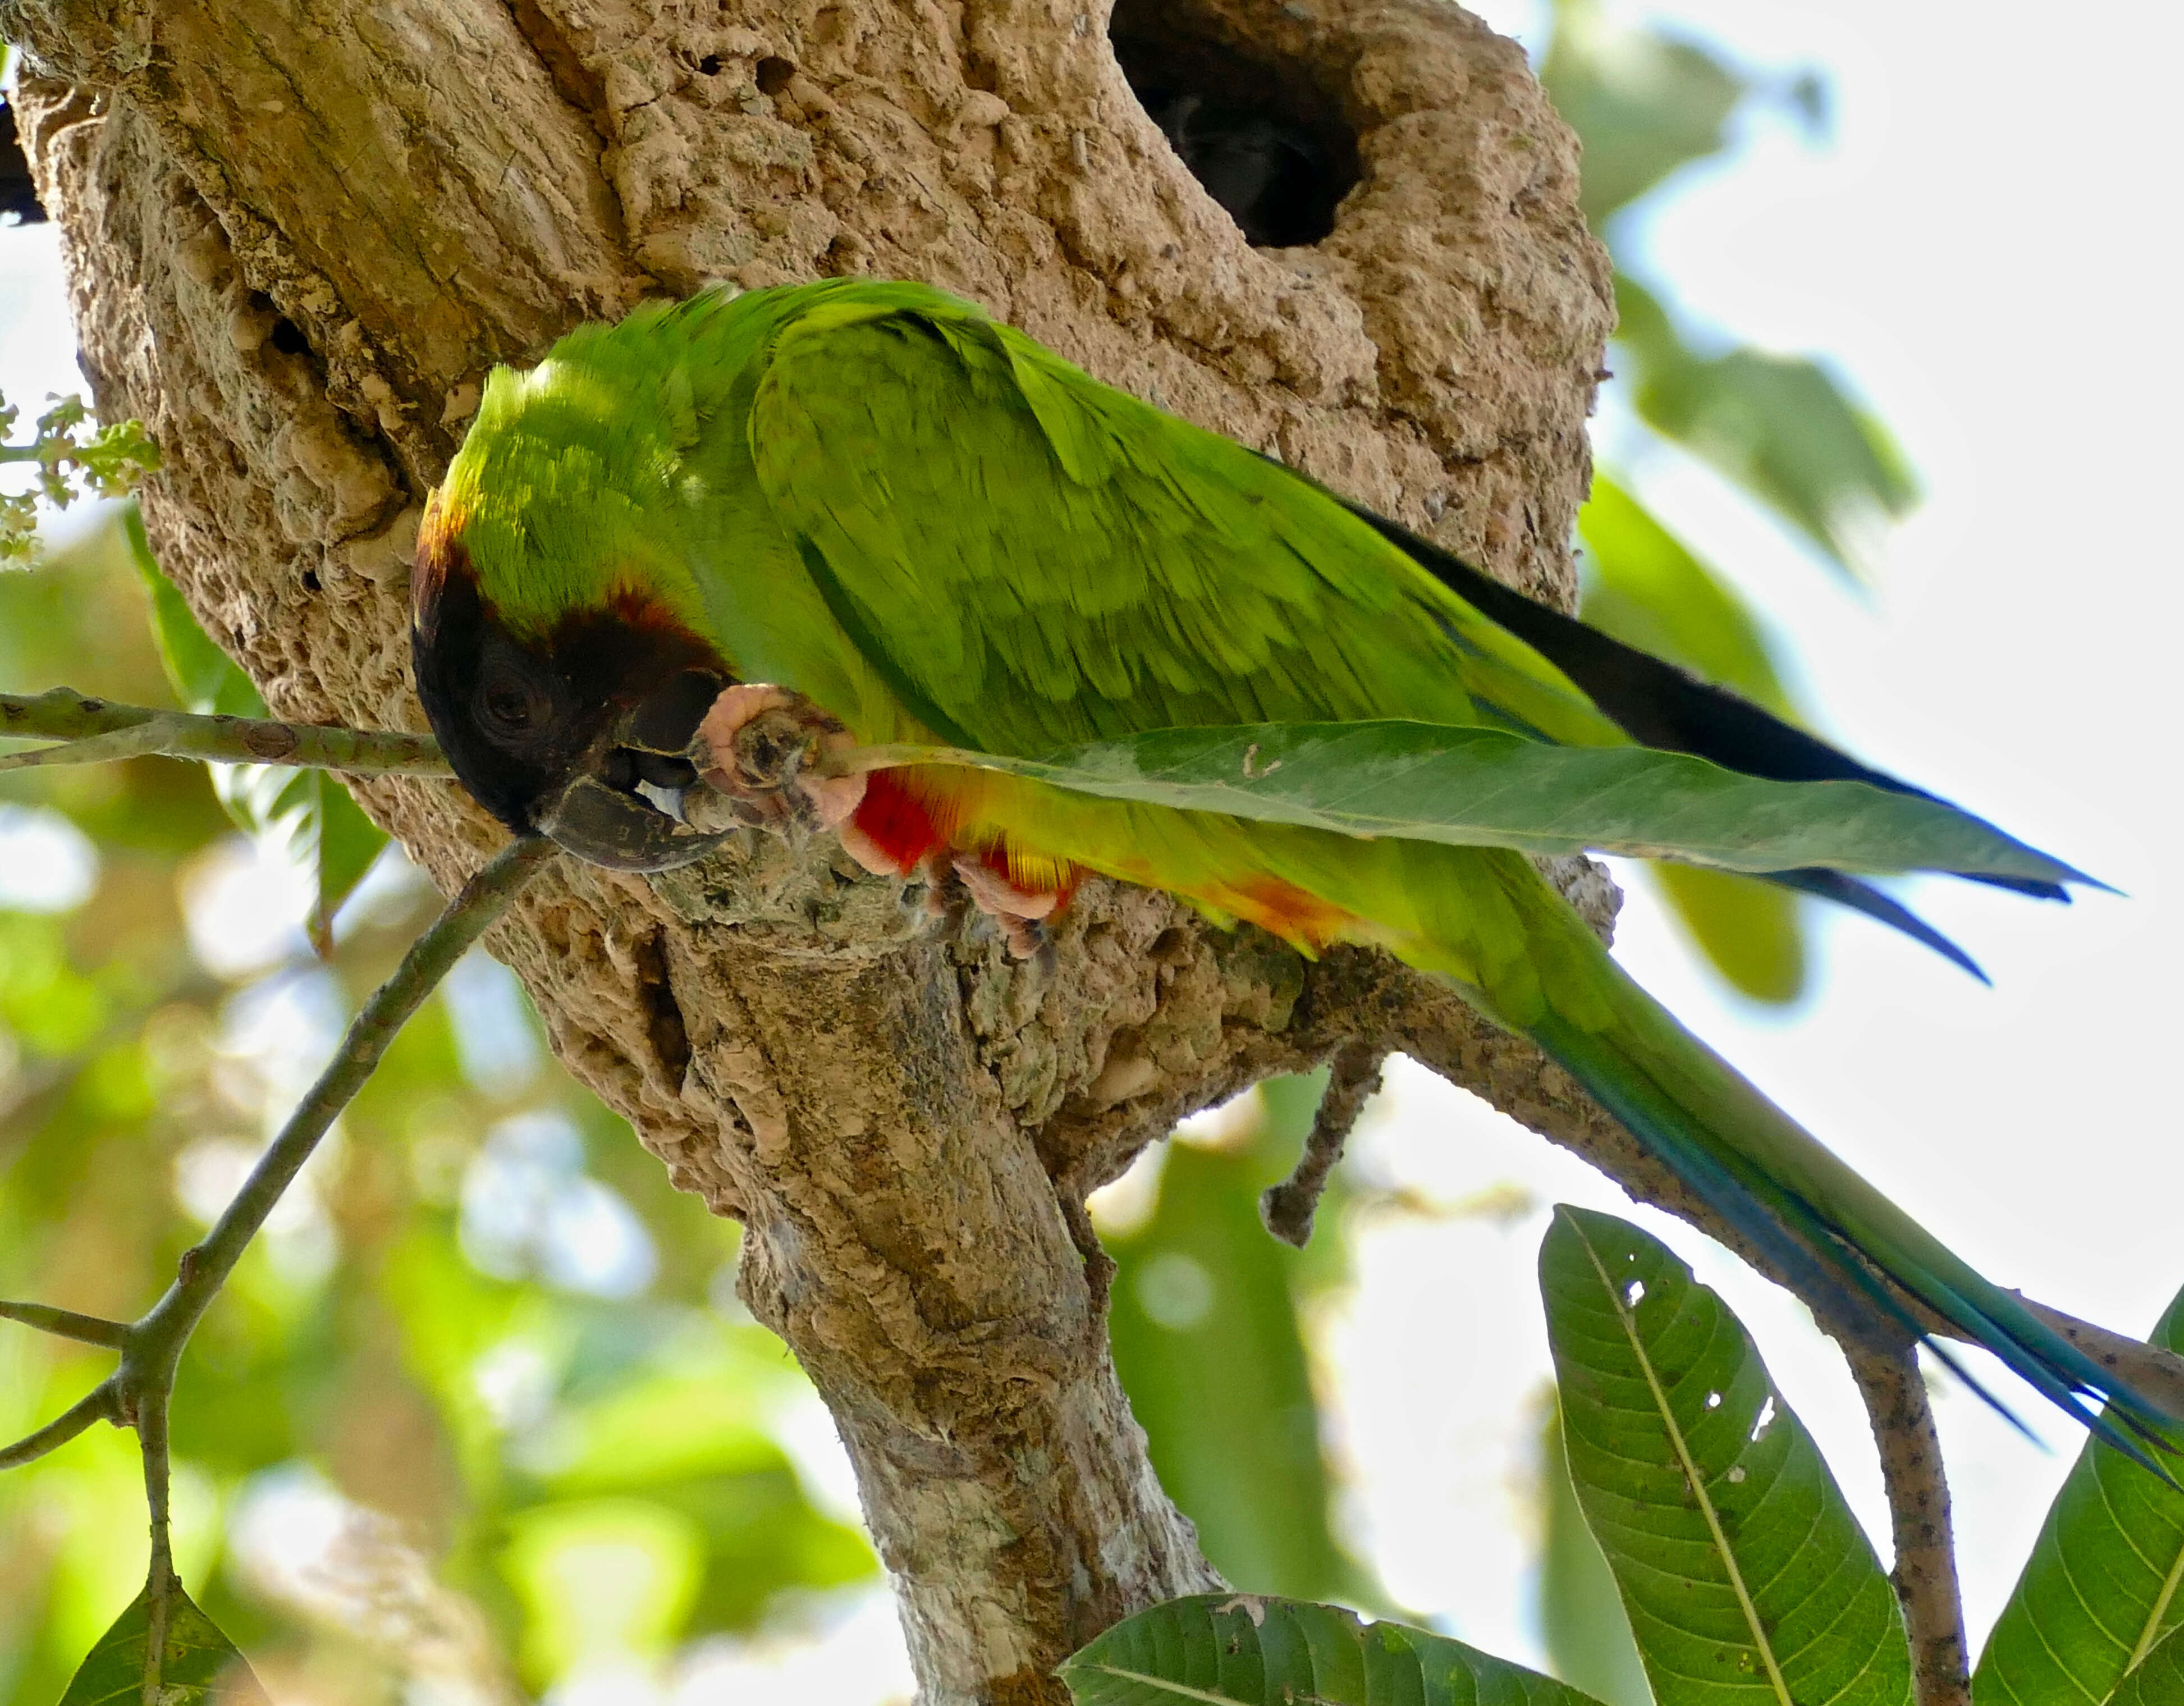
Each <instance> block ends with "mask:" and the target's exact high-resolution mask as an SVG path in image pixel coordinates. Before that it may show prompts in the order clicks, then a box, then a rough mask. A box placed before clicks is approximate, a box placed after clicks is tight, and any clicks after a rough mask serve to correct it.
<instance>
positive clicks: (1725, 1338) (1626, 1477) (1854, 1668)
mask: <svg viewBox="0 0 2184 1706" xmlns="http://www.w3.org/2000/svg"><path fill="white" fill-rule="evenodd" d="M1540 1289H1541V1294H1542V1295H1543V1296H1544V1297H1545V1299H1546V1307H1547V1335H1548V1338H1549V1341H1550V1342H1551V1343H1552V1346H1553V1350H1554V1358H1555V1370H1556V1374H1557V1379H1558V1380H1560V1382H1561V1386H1562V1405H1563V1438H1564V1441H1565V1442H1566V1444H1567V1446H1568V1452H1569V1467H1570V1475H1571V1478H1572V1480H1574V1483H1575V1485H1576V1486H1577V1491H1578V1499H1579V1502H1580V1504H1581V1505H1582V1506H1583V1507H1584V1510H1585V1519H1586V1521H1587V1522H1588V1523H1590V1524H1591V1528H1592V1532H1593V1535H1594V1537H1595V1538H1596V1539H1597V1540H1598V1541H1599V1542H1600V1545H1601V1549H1602V1551H1603V1552H1604V1553H1607V1561H1608V1564H1609V1567H1610V1568H1611V1569H1613V1571H1614V1572H1615V1578H1616V1581H1617V1584H1618V1585H1619V1586H1620V1587H1621V1589H1622V1592H1623V1603H1624V1608H1625V1609H1626V1610H1627V1611H1628V1612H1629V1613H1630V1625H1631V1632H1632V1633H1633V1634H1634V1635H1635V1636H1636V1638H1637V1642H1638V1650H1639V1652H1640V1653H1641V1655H1642V1656H1643V1658H1644V1659H1645V1661H1646V1674H1647V1675H1648V1676H1649V1677H1650V1678H1651V1679H1652V1684H1653V1692H1654V1695H1655V1697H1656V1698H1658V1701H1659V1702H1660V1706H1720V1703H1724V1702H1726V1701H1730V1700H1732V1699H1734V1700H1737V1701H1747V1700H1748V1701H1751V1702H1752V1703H1754V1706H1758V1703H1760V1702H1765V1703H1767V1706H1906V1703H1908V1701H1909V1699H1910V1697H1911V1661H1910V1653H1909V1649H1908V1646H1907V1645H1906V1642H1905V1639H1904V1635H1903V1617H1902V1614H1901V1613H1900V1612H1899V1611H1898V1610H1897V1603H1896V1596H1895V1594H1894V1592H1892V1590H1891V1589H1890V1587H1889V1585H1888V1579H1887V1578H1886V1576H1885V1575H1882V1574H1881V1569H1880V1564H1879V1563H1878V1562H1877V1561H1876V1560H1875V1558H1874V1555H1873V1548H1872V1547H1871V1546H1870V1545H1869V1543H1868V1542H1867V1541H1866V1538H1865V1536H1864V1532H1863V1531H1862V1530H1860V1529H1859V1528H1858V1522H1857V1519H1855V1518H1853V1516H1852V1515H1851V1514H1850V1510H1849V1508H1848V1507H1847V1505H1845V1504H1844V1503H1843V1500H1842V1495H1841V1492H1839V1491H1837V1490H1836V1484H1835V1480H1834V1478H1833V1477H1832V1476H1831V1475H1830V1474H1829V1473H1828V1469H1827V1465H1826V1464H1825V1463H1824V1462H1822V1461H1821V1458H1820V1454H1819V1451H1818V1449H1817V1448H1815V1447H1814V1444H1813V1441H1812V1438H1811V1436H1809V1435H1808V1434H1807V1433H1806V1431H1805V1430H1804V1427H1803V1426H1802V1424H1800V1423H1799V1422H1798V1420H1797V1417H1796V1416H1794V1415H1793V1414H1791V1413H1790V1411H1789V1409H1788V1408H1787V1407H1786V1405H1784V1404H1783V1403H1782V1402H1781V1401H1780V1399H1779V1398H1778V1397H1776V1396H1775V1392H1774V1389H1773V1385H1772V1382H1771V1381H1770V1380H1769V1378H1768V1374H1767V1370H1766V1368H1765V1366H1764V1365H1763V1363H1761V1362H1760V1360H1759V1355H1758V1352H1757V1351H1755V1350H1754V1349H1753V1348H1752V1341H1751V1340H1750V1339H1749V1338H1748V1337H1747V1335H1746V1334H1745V1331H1744V1329H1743V1327H1742V1326H1741V1324H1739V1322H1738V1321H1737V1319H1736V1317H1735V1316H1734V1315H1732V1314H1730V1312H1729V1310H1728V1308H1727V1307H1726V1306H1725V1305H1724V1304H1723V1302H1721V1300H1720V1299H1719V1297H1717V1296H1715V1295H1714V1294H1713V1292H1712V1291H1708V1289H1707V1288H1706V1287H1705V1286H1703V1285H1699V1284H1698V1283H1697V1281H1695V1280H1693V1279H1692V1278H1691V1269H1690V1268H1686V1267H1685V1265H1684V1264H1683V1263H1681V1262H1680V1261H1679V1260H1677V1258H1676V1257H1675V1256H1674V1254H1673V1253H1672V1252H1669V1250H1668V1249H1667V1248H1666V1247H1665V1246H1663V1245H1662V1244H1660V1243H1658V1241H1657V1240H1654V1239H1652V1238H1650V1237H1648V1236H1647V1235H1646V1234H1644V1233H1642V1232H1641V1231H1639V1230H1638V1229H1637V1228H1635V1226H1630V1225H1629V1224H1625V1223H1624V1222H1623V1221H1620V1220H1618V1219H1616V1218H1613V1216H1611V1215H1606V1214H1595V1213H1589V1212H1587V1211H1586V1210H1584V1209H1580V1208H1572V1207H1568V1206H1567V1205H1563V1206H1559V1207H1557V1209H1556V1211H1555V1220H1554V1224H1553V1225H1552V1227H1550V1228H1549V1229H1548V1232H1547V1236H1546V1241H1545V1242H1544V1243H1543V1244H1542V1245H1541V1250H1540Z"/></svg>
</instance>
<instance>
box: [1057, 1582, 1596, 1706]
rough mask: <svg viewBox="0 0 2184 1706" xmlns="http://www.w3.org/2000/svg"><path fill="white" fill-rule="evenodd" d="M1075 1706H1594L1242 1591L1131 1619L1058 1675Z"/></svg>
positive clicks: (1419, 1634) (1510, 1670)
mask: <svg viewBox="0 0 2184 1706" xmlns="http://www.w3.org/2000/svg"><path fill="white" fill-rule="evenodd" d="M1056 1674H1057V1675H1060V1676H1061V1680H1062V1681H1064V1682H1066V1683H1067V1684H1068V1686H1069V1692H1070V1697H1071V1698H1072V1699H1073V1700H1075V1701H1076V1702H1078V1706H1175V1703H1177V1702H1179V1701H1193V1702H1200V1703H1203V1702H1208V1701H1211V1702H1213V1703H1216V1706H1221V1703H1224V1702H1235V1703H1239V1706H1303V1703H1305V1702H1307V1701H1311V1702H1314V1703H1317V1706H1598V1703H1596V1702H1594V1701H1592V1699H1591V1696H1589V1695H1585V1694H1580V1693H1579V1692H1577V1690H1576V1689H1574V1688H1572V1687H1570V1686H1568V1685H1567V1684H1565V1683H1561V1682H1557V1681H1554V1680H1553V1679H1552V1678H1551V1677H1546V1676H1542V1675H1540V1674H1539V1673H1538V1672H1537V1671H1535V1670H1525V1669H1524V1667H1523V1666H1522V1665H1519V1664H1510V1663H1509V1662H1508V1661H1507V1659H1496V1658H1495V1657H1493V1656H1492V1655H1491V1654H1490V1653H1481V1652H1480V1651H1479V1649H1478V1648H1477V1647H1466V1646H1465V1645H1464V1644H1463V1642H1460V1641H1451V1640H1450V1639H1449V1638H1448V1637H1447V1636H1441V1635H1432V1634H1429V1633H1428V1632H1427V1631H1424V1630H1423V1629H1412V1628H1408V1627H1407V1626H1405V1625H1402V1624H1400V1623H1362V1622H1360V1621H1359V1620H1358V1619H1357V1614H1355V1613H1353V1612H1348V1611H1344V1610H1340V1609H1339V1608H1336V1607H1334V1606H1329V1605H1309V1604H1307V1603H1304V1602H1302V1601H1301V1600H1294V1599H1262V1598H1257V1597H1252V1596H1249V1595H1245V1594H1234V1595H1223V1594H1217V1593H1205V1594H1200V1595H1198V1596H1196V1597H1194V1598H1190V1599H1173V1600H1170V1601H1169V1602H1168V1603H1167V1604H1165V1605H1156V1606H1154V1607H1153V1608H1151V1610H1150V1611H1141V1612H1139V1614H1137V1615H1136V1616H1135V1617H1131V1618H1126V1619H1124V1620H1123V1621H1122V1622H1120V1623H1118V1624H1117V1625H1115V1626H1114V1627H1113V1628H1112V1629H1111V1630H1109V1631H1107V1632H1106V1634H1105V1635H1102V1636H1100V1637H1099V1638H1098V1639H1097V1640H1095V1641H1094V1642H1091V1643H1090V1644H1089V1646H1087V1647H1084V1648H1083V1649H1082V1650H1081V1651H1079V1652H1078V1653H1074V1654H1073V1655H1072V1656H1071V1657H1070V1658H1068V1659H1066V1660H1064V1661H1063V1663H1062V1666H1061V1670H1060V1671H1059V1672H1057V1673H1056Z"/></svg>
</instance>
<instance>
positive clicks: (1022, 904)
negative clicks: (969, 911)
mask: <svg viewBox="0 0 2184 1706" xmlns="http://www.w3.org/2000/svg"><path fill="white" fill-rule="evenodd" d="M955 870H956V878H957V880H959V881H960V882H961V884H963V890H964V892H965V893H966V894H967V895H970V897H971V903H972V905H973V906H976V907H977V908H978V910H979V911H980V912H983V913H985V914H986V915H987V916H988V917H990V918H991V919H992V920H993V921H994V923H995V924H996V925H998V926H999V927H1000V932H1001V939H1002V940H1004V941H1006V943H1007V944H1008V945H1009V956H1010V957H1011V959H1017V960H1032V959H1039V960H1045V959H1050V958H1051V957H1052V956H1053V938H1052V936H1051V934H1050V933H1049V931H1048V929H1047V927H1046V921H1047V917H1048V916H1049V915H1050V913H1052V912H1053V911H1054V909H1055V906H1056V904H1057V903H1058V902H1059V901H1060V900H1061V896H1060V895H1055V894H1044V895H1034V894H1033V893H1031V892H1029V891H1028V890H1027V889H1019V888H1017V886H1016V884H1013V883H1011V882H1010V881H1009V879H1008V878H1006V877H1004V876H1003V875H1001V873H1000V872H998V871H996V870H995V869H994V867H992V866H990V865H989V864H987V863H985V862H984V861H983V860H979V859H975V858H972V857H970V856H967V855H964V856H958V857H957V858H956V861H955Z"/></svg>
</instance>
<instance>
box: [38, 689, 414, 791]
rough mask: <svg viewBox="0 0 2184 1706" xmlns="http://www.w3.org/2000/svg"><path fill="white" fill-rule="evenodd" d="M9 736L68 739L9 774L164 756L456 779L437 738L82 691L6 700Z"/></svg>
mask: <svg viewBox="0 0 2184 1706" xmlns="http://www.w3.org/2000/svg"><path fill="white" fill-rule="evenodd" d="M0 735H7V736H12V737H14V738H17V739H45V740H53V741H58V742H59V743H61V744H58V745H56V746H42V747H36V748H34V749H32V750H30V751H27V752H11V753H7V754H4V755H0V771H4V770H26V769H31V768H33V767H37V766H41V765H49V764H95V763H100V762H103V761H106V760H109V759H114V758H131V757H136V756H137V755H141V754H145V753H157V754H159V755H164V756H165V757H169V758H198V759H203V760H205V761H208V762H209V763H214V764H286V765H292V766H293V767H296V768H298V769H304V770H340V771H345V772H348V773H349V774H350V775H352V776H447V775H449V774H450V773H451V772H449V770H448V762H447V760H446V759H445V758H443V756H442V755H441V754H440V746H439V743H438V742H437V741H436V740H434V739H432V736H431V735H429V734H403V733H392V732H387V731H382V730H376V729H359V728H336V727H332V726H330V725H327V724H323V723H314V722H279V721H277V720H276V719H273V718H270V717H253V716H197V715H195V714H193V713H192V712H189V711H160V710H158V709H157V708H155V707H153V706H151V705H116V704H114V703H113V702H112V701H110V700H103V699H93V698H92V697H90V696H88V695H86V694H81V693H78V692H76V691H75V689H73V688H65V687H57V688H53V689H50V690H49V691H47V692H45V693H42V694H36V695H31V694H12V693H8V694H0Z"/></svg>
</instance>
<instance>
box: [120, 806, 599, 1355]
mask: <svg viewBox="0 0 2184 1706" xmlns="http://www.w3.org/2000/svg"><path fill="white" fill-rule="evenodd" d="M555 851H556V849H555V848H554V844H553V843H552V842H550V841H548V840H547V839H544V838H543V836H536V835H533V836H526V837H525V838H524V839H521V840H520V841H515V842H512V843H510V845H508V846H507V847H505V848H504V849H503V850H501V851H500V853H499V855H497V856H495V857H494V859H493V862H492V863H490V864H489V865H487V867H485V868H484V869H483V870H482V871H480V872H479V873H477V875H476V876H475V877H473V878H471V880H470V881H469V882H468V883H467V884H465V885H464V888H463V892H462V893H461V894H460V895H457V896H456V897H455V899H454V900H451V901H450V902H448V907H447V910H446V911H444V912H442V913H441V914H440V916H439V917H438V918H437V919H436V920H435V921H434V923H433V924H432V928H430V929H428V930H426V932H425V934H423V935H421V936H420V937H418V939H416V940H415V942H412V943H411V944H410V945H409V952H408V953H407V954H405V955H404V956H403V957H402V963H401V964H400V965H399V966H398V967H395V970H394V975H393V976H392V977H390V978H387V981H386V982H385V983H383V984H381V985H380V986H379V987H378V988H377V989H376V990H373V991H372V994H371V998H370V1000H369V1001H366V1002H365V1004H364V1006H363V1008H362V1010H361V1011H359V1012H358V1014H357V1016H356V1017H355V1018H354V1020H352V1021H351V1022H350V1024H349V1028H348V1034H347V1035H346V1036H344V1037H343V1039H342V1045H341V1047H340V1049H339V1050H337V1051H336V1053H335V1055H334V1057H333V1059H332V1060H331V1061H330V1062H327V1064H326V1070H325V1071H324V1072H322V1073H320V1074H319V1080H318V1082H317V1083H316V1084H313V1085H312V1086H311V1088H310V1090H309V1091H308V1092H307V1093H306V1094H305V1096H304V1099H303V1101H301V1102H299V1103H298V1104H297V1107H296V1111H295V1112H293V1113H292V1114H290V1115H289V1116H288V1123H287V1124H286V1125H284V1126H282V1127H281V1133H280V1135H279V1136H277V1137H276V1138H275V1139H274V1140H273V1142H272V1145H271V1146H270V1147H269V1148H268V1149H267V1150H266V1151H265V1154H264V1155H262V1156H260V1157H259V1159H258V1165H257V1166H255V1167H254V1168H252V1169H251V1171H250V1177H249V1178H248V1179H245V1180H244V1181H243V1183H242V1189H241V1190H238V1191H237V1192H236V1194H235V1200H234V1201H232V1202H230V1203H229V1204H228V1205H227V1208H226V1212H225V1213H222V1214H221V1216H220V1219H219V1221H218V1222H217V1223H216V1224H214V1227H213V1229H212V1230H211V1231H210V1232H209V1233H208V1234H206V1235H205V1238H204V1240H203V1242H202V1243H200V1244H198V1245H196V1246H193V1247H192V1248H191V1249H189V1250H187V1251H185V1252H182V1259H181V1271H180V1274H179V1275H178V1276H177V1278H176V1279H175V1283H174V1284H173V1285H170V1287H168V1289H167V1295H166V1296H164V1297H162V1298H161V1299H160V1300H159V1302H157V1303H155V1304H153V1306H152V1307H151V1309H150V1310H149V1311H148V1313H146V1314H145V1316H144V1317H143V1319H142V1320H140V1321H138V1322H137V1323H136V1324H135V1325H134V1326H133V1327H131V1329H130V1330H129V1343H128V1346H127V1347H126V1349H125V1351H124V1352H123V1353H122V1359H121V1369H120V1380H121V1381H122V1383H123V1386H124V1390H125V1391H130V1392H142V1391H155V1390H156V1391H167V1390H171V1387H172V1384H173V1374H174V1366H175V1362H176V1360H177V1359H178V1358H180V1357H181V1349H182V1346H183V1344H184V1343H185V1342H186V1341H187V1339H188V1338H189V1335H190V1334H191V1333H192V1331H193V1330H195V1328H196V1326H197V1324H198V1321H199V1320H200V1319H203V1315H204V1312H205V1310H206V1309H207V1307H209V1306H210V1304H211V1302H212V1300H213V1297H214V1294H216V1293H217V1292H218V1291H219V1290H220V1286H221V1285H222V1284H223V1283H224V1282H225V1281H226V1279H227V1276H228V1275H229V1274H231V1273H232V1272H233V1271H234V1268H235V1264H236V1263H237V1262H239V1261H241V1260H242V1252H244V1251H245V1250H246V1249H248V1247H249V1245H250V1240H252V1239H253V1238H254V1237H255V1236H257V1235H258V1229H259V1227H260V1226H262V1225H264V1224H265V1217H266V1216H267V1215H268V1214H270V1213H272V1212H273V1207H274V1205H275V1204H276V1203H277V1202H279V1201H280V1200H281V1195H282V1193H283V1192H285V1191H286V1190H287V1188H288V1186H289V1185H290V1183H291V1182H292V1181H293V1179H295V1177H296V1174H298V1172H299V1171H301V1170H302V1168H303V1165H304V1162H306V1161H308V1160H309V1159H310V1157H311V1151H313V1150H315V1149H316V1148H317V1147H318V1146H319V1140H320V1139H321V1138H322V1137H324V1136H325V1135H326V1131H327V1129H328V1128H329V1127H331V1125H332V1124H333V1123H334V1120H335V1118H336V1117H337V1115H338V1114H339V1113H340V1112H341V1111H342V1110H343V1108H344V1107H348V1104H349V1102H350V1101H351V1099H352V1098H354V1096H355V1095H356V1093H357V1091H358V1090H361V1089H362V1088H363V1087H364V1082H365V1079H368V1078H370V1076H371V1073H372V1070H373V1068H376V1067H377V1066H378V1064H379V1062H380V1057H381V1056H382V1055H384V1054H385V1053H386V1052H387V1045H389V1044H390V1043H392V1042H393V1040H394V1038H395V1036H396V1034H398V1032H399V1031H400V1030H401V1029H402V1027H403V1026H404V1024H405V1023H408V1022H409V1017H410V1015H411V1014H413V1013H415V1012H416V1011H417V1009H418V1008H419V1007H420V1006H423V1005H424V1001H425V998H426V996H427V995H431V994H432V991H433V990H434V989H436V988H437V986H438V984H439V982H440V979H441V978H444V977H445V976H446V975H447V974H448V971H449V969H450V968H451V967H453V966H454V963H455V962H456V961H457V960H460V958H461V957H462V956H463V955H464V954H465V952H467V951H469V949H470V946H471V944H472V943H473V942H475V941H476V940H477V939H478V938H479V937H480V936H482V934H485V931H486V928H487V926H488V925H490V924H491V923H493V920H494V919H496V918H498V917H499V916H500V914H501V912H502V910H503V909H504V907H505V906H507V904H508V902H509V901H510V900H511V899H512V898H514V896H515V892H516V890H517V889H520V888H521V887H522V886H523V884H525V883H526V881H528V880H529V879H530V878H531V877H532V875H533V874H534V873H536V872H537V871H538V868H539V867H541V866H542V865H543V864H544V863H545V862H546V861H548V860H549V859H550V858H552V857H553V856H554V853H555Z"/></svg>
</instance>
